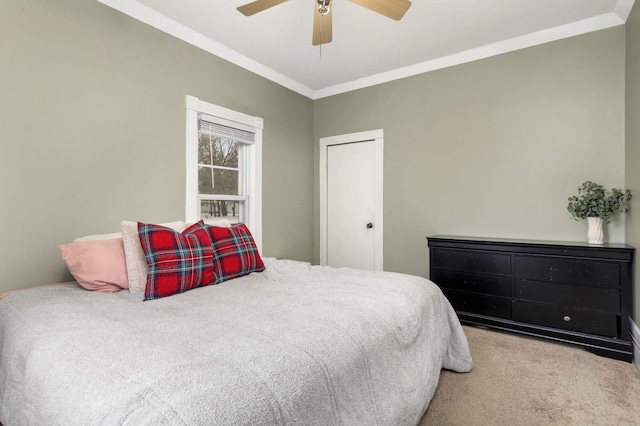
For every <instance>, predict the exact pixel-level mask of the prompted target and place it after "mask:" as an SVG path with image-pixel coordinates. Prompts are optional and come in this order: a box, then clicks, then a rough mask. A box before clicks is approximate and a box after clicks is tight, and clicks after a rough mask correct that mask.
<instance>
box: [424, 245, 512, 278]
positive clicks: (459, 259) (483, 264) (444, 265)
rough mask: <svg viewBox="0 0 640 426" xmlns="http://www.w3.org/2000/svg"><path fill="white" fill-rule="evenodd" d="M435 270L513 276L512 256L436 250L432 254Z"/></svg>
mask: <svg viewBox="0 0 640 426" xmlns="http://www.w3.org/2000/svg"><path fill="white" fill-rule="evenodd" d="M431 262H432V264H433V267H434V268H437V269H444V270H449V271H458V272H472V273H479V274H496V275H510V274H511V256H509V255H508V254H498V253H481V252H474V251H458V250H447V249H436V250H433V251H432V253H431Z"/></svg>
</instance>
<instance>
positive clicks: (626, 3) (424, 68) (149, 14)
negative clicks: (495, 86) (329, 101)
mask: <svg viewBox="0 0 640 426" xmlns="http://www.w3.org/2000/svg"><path fill="white" fill-rule="evenodd" d="M97 1H98V2H100V3H103V4H105V5H107V6H109V7H111V8H113V9H116V10H118V11H120V12H122V13H124V14H126V15H129V16H131V17H132V18H134V19H137V20H139V21H141V22H144V23H145V24H148V25H150V26H152V27H154V28H157V29H159V30H161V31H163V32H165V33H167V34H170V35H172V36H174V37H176V38H178V39H180V40H182V41H185V42H187V43H189V44H191V45H193V46H196V47H198V48H200V49H202V50H204V51H206V52H209V53H211V54H213V55H216V56H218V57H220V58H222V59H224V60H226V61H228V62H231V63H232V64H235V65H237V66H239V67H242V68H244V69H246V70H248V71H251V72H253V73H255V74H257V75H259V76H261V77H264V78H266V79H267V80H271V81H273V82H274V83H277V84H280V85H281V86H284V87H286V88H287V89H290V90H292V91H294V92H296V93H299V94H301V95H303V96H306V97H308V98H310V99H313V100H315V99H321V98H325V97H328V96H333V95H338V94H341V93H346V92H351V91H353V90H358V89H363V88H366V87H370V86H375V85H378V84H383V83H388V82H390V81H394V80H399V79H402V78H406V77H411V76H414V75H418V74H423V73H426V72H430V71H435V70H439V69H443V68H448V67H452V66H455V65H460V64H465V63H468V62H473V61H477V60H479V59H485V58H489V57H491V56H496V55H501V54H503V53H508V52H513V51H516V50H520V49H526V48H528V47H532V46H537V45H540V44H545V43H549V42H552V41H555V40H561V39H564V38H568V37H573V36H577V35H581V34H586V33H589V32H593V31H598V30H603V29H606V28H611V27H615V26H619V25H624V24H625V22H626V21H627V18H628V17H629V14H630V13H631V9H632V8H633V5H634V3H635V0H618V1H617V3H616V6H615V9H614V11H613V12H610V13H606V14H603V15H600V16H595V17H592V18H588V19H584V20H582V21H577V22H573V23H570V24H566V25H561V26H558V27H554V28H549V29H546V30H542V31H538V32H535V33H531V34H526V35H523V36H520V37H515V38H512V39H508V40H503V41H500V42H497V43H493V44H489V45H485V46H481V47H477V48H474V49H469V50H465V51H463V52H459V53H455V54H453V55H449V56H444V57H441V58H436V59H432V60H429V61H425V62H420V63H418V64H414V65H410V66H407V67H403V68H398V69H395V70H392V71H388V72H384V73H380V74H375V75H370V76H367V77H363V78H360V79H357V80H353V81H349V82H345V83H341V84H337V85H334V86H329V87H325V88H323V89H319V90H313V89H311V88H309V87H307V86H305V85H304V84H301V83H299V82H297V81H295V80H293V79H291V78H289V77H287V76H285V75H283V74H281V73H279V72H277V71H275V70H273V69H271V68H269V67H267V66H265V65H263V64H261V63H259V62H257V61H255V60H253V59H251V58H249V57H247V56H244V55H242V54H241V53H238V52H236V51H235V50H233V49H230V48H228V47H226V46H224V45H222V44H220V43H218V42H217V41H215V40H212V39H210V38H208V37H206V36H204V35H203V34H201V33H199V32H197V31H195V30H192V29H191V28H189V27H187V26H185V25H183V24H181V23H179V22H177V21H175V20H173V19H171V18H168V17H166V16H164V15H162V14H161V13H159V12H156V11H155V10H153V9H151V8H149V7H147V6H145V5H143V4H141V3H139V2H137V1H135V0H97Z"/></svg>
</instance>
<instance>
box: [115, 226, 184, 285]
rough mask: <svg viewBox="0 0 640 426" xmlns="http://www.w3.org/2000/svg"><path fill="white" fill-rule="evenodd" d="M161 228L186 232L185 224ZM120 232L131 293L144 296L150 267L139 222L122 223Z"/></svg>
mask: <svg viewBox="0 0 640 426" xmlns="http://www.w3.org/2000/svg"><path fill="white" fill-rule="evenodd" d="M159 225H160V226H166V227H167V228H171V229H174V230H176V231H178V232H182V231H184V230H185V229H186V228H185V225H184V222H183V221H181V220H179V221H177V222H170V223H160V224H159ZM120 230H122V242H123V244H124V257H125V261H126V263H127V277H128V279H129V291H130V292H131V293H141V294H144V290H145V288H146V286H147V274H148V273H149V265H147V258H146V257H145V255H144V251H143V250H142V245H141V244H140V238H139V237H138V222H130V221H126V220H125V221H122V222H120Z"/></svg>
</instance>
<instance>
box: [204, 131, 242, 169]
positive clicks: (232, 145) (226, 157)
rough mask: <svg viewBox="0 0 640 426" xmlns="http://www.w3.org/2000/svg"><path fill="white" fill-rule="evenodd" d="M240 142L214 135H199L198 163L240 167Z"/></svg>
mask: <svg viewBox="0 0 640 426" xmlns="http://www.w3.org/2000/svg"><path fill="white" fill-rule="evenodd" d="M239 148H240V146H239V143H238V142H236V141H234V140H231V139H225V138H219V137H216V136H212V135H206V134H200V136H199V137H198V163H199V164H208V165H212V166H223V167H233V168H238V149H239Z"/></svg>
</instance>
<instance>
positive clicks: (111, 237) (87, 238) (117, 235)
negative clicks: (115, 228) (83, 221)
mask: <svg viewBox="0 0 640 426" xmlns="http://www.w3.org/2000/svg"><path fill="white" fill-rule="evenodd" d="M116 238H122V232H114V233H113V234H95V235H87V236H84V237H78V238H76V239H75V240H73V242H74V243H79V242H82V241H98V240H114V239H116Z"/></svg>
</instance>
